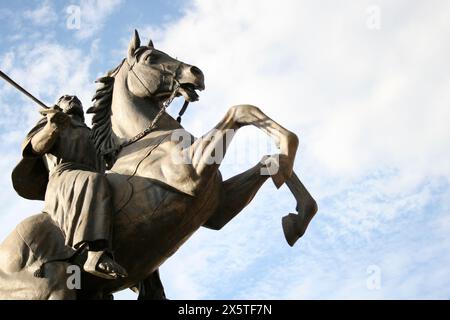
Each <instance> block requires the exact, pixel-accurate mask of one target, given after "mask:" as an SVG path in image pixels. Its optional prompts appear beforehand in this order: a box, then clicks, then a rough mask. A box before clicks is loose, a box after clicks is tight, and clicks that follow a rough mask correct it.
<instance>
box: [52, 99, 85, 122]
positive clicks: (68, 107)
mask: <svg viewBox="0 0 450 320" xmlns="http://www.w3.org/2000/svg"><path fill="white" fill-rule="evenodd" d="M58 106H59V107H60V108H61V109H62V110H63V111H64V113H67V114H75V115H79V116H82V117H84V114H83V106H82V104H81V101H80V100H79V99H78V98H77V97H75V96H62V97H61V98H60V99H59V101H58Z"/></svg>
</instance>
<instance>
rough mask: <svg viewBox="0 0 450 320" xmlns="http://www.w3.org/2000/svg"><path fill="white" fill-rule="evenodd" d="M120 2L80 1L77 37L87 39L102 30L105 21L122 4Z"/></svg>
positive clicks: (111, 0)
mask: <svg viewBox="0 0 450 320" xmlns="http://www.w3.org/2000/svg"><path fill="white" fill-rule="evenodd" d="M122 2H123V1H122V0H81V1H80V8H81V17H80V18H81V23H80V29H79V30H77V37H78V38H80V39H87V38H90V37H92V36H94V35H96V34H98V32H99V31H100V30H101V29H102V28H103V26H104V24H105V22H106V19H107V18H108V17H109V16H110V15H111V14H112V13H113V12H114V11H115V10H116V9H117V8H118V7H119V6H120V5H121V4H122Z"/></svg>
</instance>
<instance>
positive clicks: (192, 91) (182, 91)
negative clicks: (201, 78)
mask: <svg viewBox="0 0 450 320" xmlns="http://www.w3.org/2000/svg"><path fill="white" fill-rule="evenodd" d="M196 90H201V88H199V87H197V86H196V85H194V84H192V83H182V84H181V85H180V88H179V89H178V94H177V96H180V95H182V96H183V98H184V99H186V101H189V102H193V101H197V100H198V98H199V96H198V93H197V92H196Z"/></svg>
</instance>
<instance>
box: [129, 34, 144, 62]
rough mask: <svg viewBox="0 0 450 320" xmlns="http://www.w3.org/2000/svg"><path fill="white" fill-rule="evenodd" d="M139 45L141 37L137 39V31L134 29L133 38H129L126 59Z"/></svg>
mask: <svg viewBox="0 0 450 320" xmlns="http://www.w3.org/2000/svg"><path fill="white" fill-rule="evenodd" d="M140 46H141V39H139V33H138V32H137V30H134V34H133V38H132V39H131V42H130V45H129V46H128V59H132V58H133V57H134V52H135V51H136V49H137V48H139V47H140Z"/></svg>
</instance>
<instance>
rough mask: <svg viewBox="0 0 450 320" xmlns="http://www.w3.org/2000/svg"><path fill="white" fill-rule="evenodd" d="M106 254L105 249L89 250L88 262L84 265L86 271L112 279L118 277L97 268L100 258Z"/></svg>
mask: <svg viewBox="0 0 450 320" xmlns="http://www.w3.org/2000/svg"><path fill="white" fill-rule="evenodd" d="M104 254H107V253H106V251H105V250H103V251H88V253H87V259H86V262H85V263H84V265H83V269H84V271H86V272H88V273H90V274H92V275H94V276H97V277H100V278H103V279H110V280H114V279H117V278H118V277H117V276H113V275H109V274H107V273H104V272H101V271H99V270H97V266H98V264H99V262H100V259H101V258H102V256H103V255H104Z"/></svg>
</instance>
